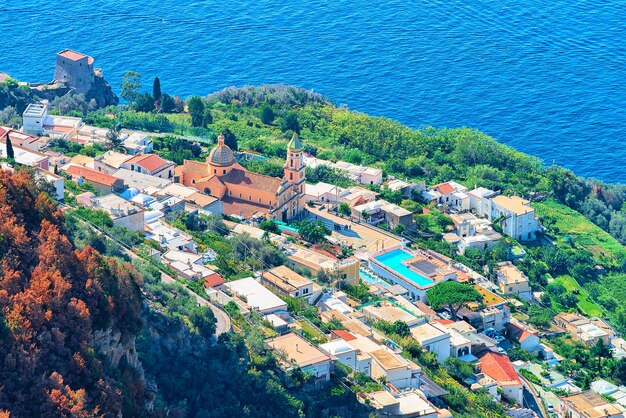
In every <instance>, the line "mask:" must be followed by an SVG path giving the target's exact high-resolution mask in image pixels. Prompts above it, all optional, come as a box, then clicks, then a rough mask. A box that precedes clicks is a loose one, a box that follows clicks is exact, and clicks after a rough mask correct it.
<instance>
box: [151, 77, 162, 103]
mask: <svg viewBox="0 0 626 418" xmlns="http://www.w3.org/2000/svg"><path fill="white" fill-rule="evenodd" d="M152 97H154V100H155V101H159V102H160V101H161V80H159V77H154V83H152Z"/></svg>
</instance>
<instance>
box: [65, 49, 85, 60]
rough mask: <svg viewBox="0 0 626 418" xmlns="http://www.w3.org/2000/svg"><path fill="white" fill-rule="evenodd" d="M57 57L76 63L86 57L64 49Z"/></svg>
mask: <svg viewBox="0 0 626 418" xmlns="http://www.w3.org/2000/svg"><path fill="white" fill-rule="evenodd" d="M59 55H60V56H62V57H63V58H67V59H69V60H72V61H78V60H80V59H83V58H85V57H87V55H85V54H81V53H80V52H76V51H72V50H71V49H66V50H64V51H61V52H59Z"/></svg>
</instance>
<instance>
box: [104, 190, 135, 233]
mask: <svg viewBox="0 0 626 418" xmlns="http://www.w3.org/2000/svg"><path fill="white" fill-rule="evenodd" d="M92 204H93V206H92V209H99V210H103V211H105V212H107V213H108V214H109V216H110V217H111V219H113V223H114V224H115V225H119V226H123V227H124V228H126V229H128V230H130V231H139V232H144V211H143V210H142V209H141V208H140V207H138V206H135V205H134V204H132V203H131V202H129V201H128V200H124V199H122V198H121V197H119V196H118V195H116V194H113V193H111V194H108V195H105V196H99V197H95V198H93V199H92Z"/></svg>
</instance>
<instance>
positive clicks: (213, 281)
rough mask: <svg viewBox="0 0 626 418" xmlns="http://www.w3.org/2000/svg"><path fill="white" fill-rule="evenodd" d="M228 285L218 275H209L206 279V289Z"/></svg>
mask: <svg viewBox="0 0 626 418" xmlns="http://www.w3.org/2000/svg"><path fill="white" fill-rule="evenodd" d="M224 283H226V281H225V280H224V279H223V278H222V276H220V275H219V274H217V273H213V274H209V275H208V276H206V277H205V278H204V287H215V286H219V285H221V284H224Z"/></svg>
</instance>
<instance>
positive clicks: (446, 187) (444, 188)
mask: <svg viewBox="0 0 626 418" xmlns="http://www.w3.org/2000/svg"><path fill="white" fill-rule="evenodd" d="M433 189H437V190H438V191H439V193H442V194H450V193H452V192H454V187H452V185H451V184H450V183H441V184H438V185H436V186H434V187H433Z"/></svg>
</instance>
